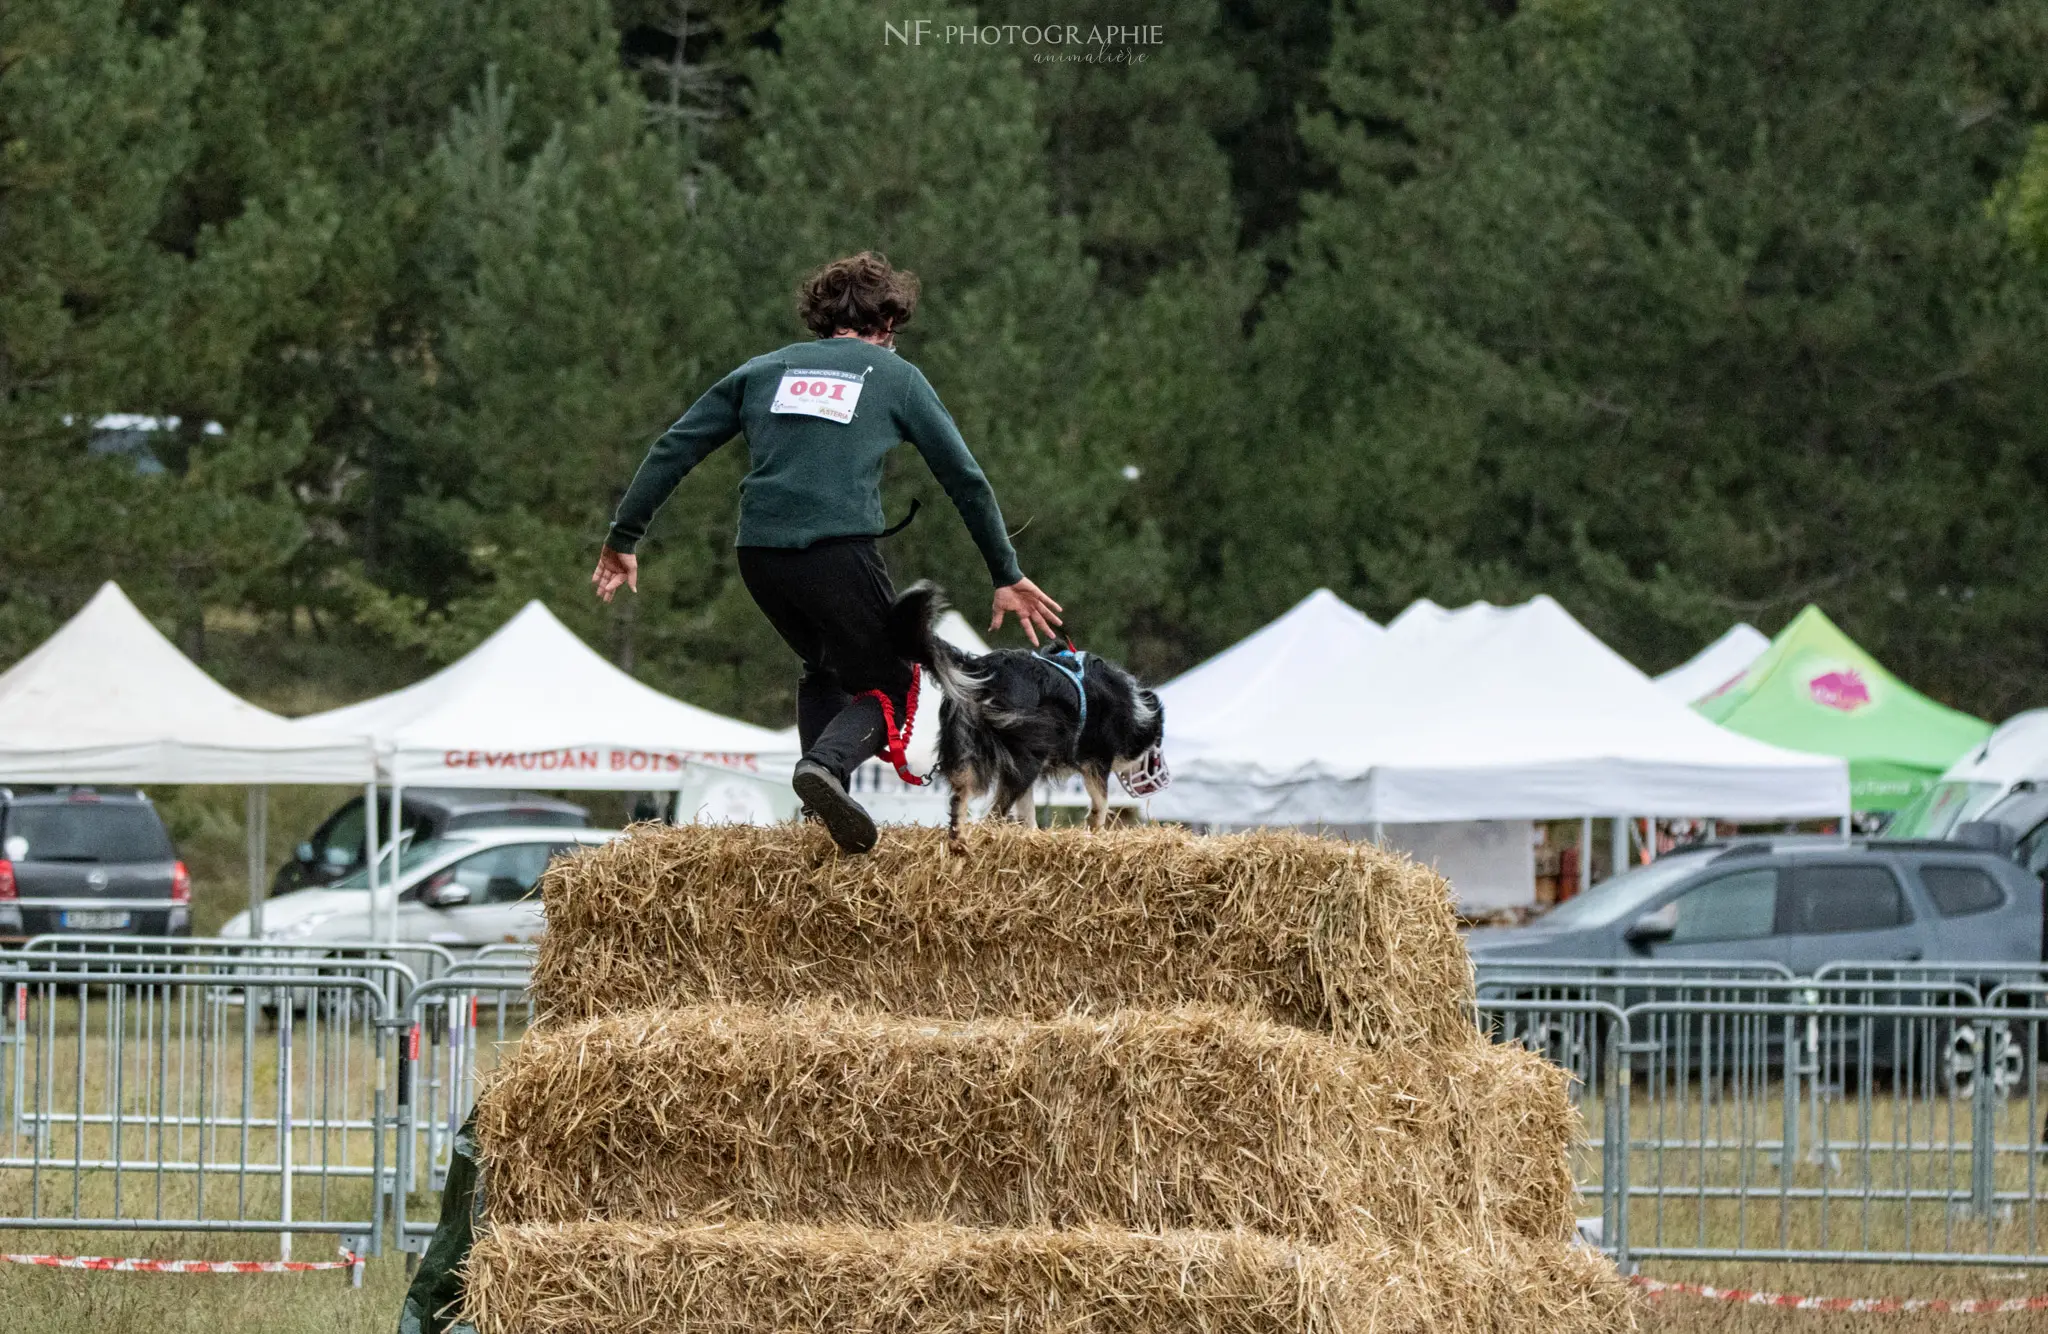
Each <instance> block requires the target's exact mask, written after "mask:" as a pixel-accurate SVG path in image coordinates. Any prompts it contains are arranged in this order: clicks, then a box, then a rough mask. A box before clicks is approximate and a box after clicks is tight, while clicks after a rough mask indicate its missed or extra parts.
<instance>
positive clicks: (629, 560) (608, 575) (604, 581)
mask: <svg viewBox="0 0 2048 1334" xmlns="http://www.w3.org/2000/svg"><path fill="white" fill-rule="evenodd" d="M621 584H624V585H625V586H626V587H627V588H630V589H632V590H633V591H634V592H635V593H637V592H639V591H640V558H639V557H638V556H627V555H622V554H621V553H619V552H616V551H613V550H612V549H611V548H610V547H606V548H604V549H603V550H601V551H599V552H598V553H597V568H596V569H594V570H592V571H591V572H590V586H591V587H592V588H595V589H596V590H597V595H598V596H599V597H600V598H603V599H604V600H605V601H606V602H610V601H611V600H612V594H614V593H616V592H618V591H619V585H621ZM1033 591H1036V590H1033Z"/></svg>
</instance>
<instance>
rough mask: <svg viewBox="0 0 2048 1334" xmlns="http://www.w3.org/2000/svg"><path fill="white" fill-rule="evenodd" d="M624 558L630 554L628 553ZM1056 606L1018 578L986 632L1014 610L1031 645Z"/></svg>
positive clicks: (1003, 593)
mask: <svg viewBox="0 0 2048 1334" xmlns="http://www.w3.org/2000/svg"><path fill="white" fill-rule="evenodd" d="M605 554H606V555H610V554H611V553H610V552H606V553H605ZM626 559H627V560H631V559H633V558H632V557H631V556H628V557H626ZM599 568H600V569H601V568H603V567H602V566H600V567H599ZM1060 610H1061V608H1060V604H1059V603H1057V602H1054V601H1053V600H1052V599H1051V598H1049V597H1047V596H1046V595H1045V590H1043V589H1041V588H1040V587H1039V586H1038V585H1037V584H1034V583H1032V582H1031V581H1030V580H1029V579H1019V580H1018V581H1017V582H1016V583H1014V584H1009V585H1007V586H1005V587H1002V588H998V589H997V590H996V602H995V617H994V619H992V620H991V621H989V623H988V628H989V630H990V632H994V631H997V630H1000V629H1002V628H1003V617H1005V616H1007V615H1009V614H1010V613H1011V612H1015V613H1017V623H1018V624H1019V625H1022V626H1023V627H1024V633H1025V634H1026V635H1029V636H1030V638H1031V646H1032V647H1033V648H1036V647H1038V637H1039V636H1040V635H1044V636H1045V637H1046V638H1047V639H1051V638H1053V637H1054V636H1053V629H1052V628H1053V627H1054V626H1055V625H1058V624H1059V623H1060Z"/></svg>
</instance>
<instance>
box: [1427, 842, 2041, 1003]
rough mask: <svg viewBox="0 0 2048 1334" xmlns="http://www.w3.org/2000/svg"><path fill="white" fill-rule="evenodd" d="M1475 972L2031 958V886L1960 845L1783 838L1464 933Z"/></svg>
mask: <svg viewBox="0 0 2048 1334" xmlns="http://www.w3.org/2000/svg"><path fill="white" fill-rule="evenodd" d="M1466 945H1467V947H1468V948H1469V949H1470V951H1471V954H1472V958H1473V961H1474V962H1475V963H1478V964H1480V965H1481V966H1489V965H1503V964H1514V963H1522V962H1532V961H1538V960H1544V959H1574V960H1578V959H1585V960H1613V961H1616V962H1624V963H1625V962H1629V961H1633V960H1639V959H1663V960H1690V961H1699V962H1707V961H1713V962H1720V963H1728V962H1744V963H1777V964H1783V965H1784V966H1785V967H1786V968H1788V969H1790V970H1791V971H1792V972H1793V973H1794V974H1800V975H1803V974H1810V973H1812V972H1813V971H1814V970H1815V969H1816V968H1818V967H1820V966H1821V965H1822V964H1826V963H1832V962H1846V961H1855V962H1862V963H1883V962H1887V961H1899V962H1906V961H1912V960H1923V959H1924V960H1930V961H1933V960H1941V961H1953V962H1959V963H1971V962H1975V963H2037V962H2039V961H2040V960H2041V957H2042V903H2041V882H2040V881H2039V880H2037V879H2035V878H2034V877H2033V876H2032V875H2029V874H2028V873H2027V872H2025V871H2023V870H2022V869H2020V867H2018V866H2017V865H2015V864H2014V863H2013V862H2012V861H2010V860H2008V859H2007V858H2004V857H2000V856H1997V855H1995V854H1994V853H1991V852H1987V851H1984V850H1982V849H1978V848H1973V847H1969V846H1966V845H1964V844H1960V843H1947V842H1932V841H1929V842H1914V841H1909V840H1906V839H1880V840H1876V841H1865V840H1857V841H1855V842H1853V843H1843V842H1841V841H1839V840H1836V839H1829V838H1815V837H1807V838H1800V837H1780V838H1763V839H1753V840H1744V841H1739V842H1736V843H1733V844H1719V845H1708V846H1700V847H1693V848H1687V849H1682V850H1680V851H1678V852H1675V853H1672V854H1670V855H1669V856H1665V857H1661V858H1659V859H1658V860H1657V861H1655V862H1654V863H1652V864H1651V865H1649V866H1643V867H1638V868H1636V869H1635V870H1632V871H1629V872H1627V873H1626V874H1623V875H1618V876H1616V877H1615V878H1614V879H1612V880H1609V881H1607V882H1605V883H1604V884H1600V885H1596V886H1594V887H1593V888H1592V889H1591V890H1589V891H1587V892H1586V893H1584V894H1581V895H1579V896H1578V897H1577V898H1575V899H1571V900H1568V901H1567V902H1565V903H1562V904H1559V905H1558V906H1557V907H1556V908H1554V909H1552V910H1551V911H1550V912H1548V913H1545V914H1544V915H1543V916H1541V917H1539V918H1537V919H1535V920H1534V921H1533V922H1530V923H1529V924H1528V925H1526V926H1519V927H1505V928H1494V929H1489V930H1478V931H1474V932H1472V933H1471V934H1470V935H1469V936H1467V937H1466Z"/></svg>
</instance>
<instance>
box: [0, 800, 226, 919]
mask: <svg viewBox="0 0 2048 1334" xmlns="http://www.w3.org/2000/svg"><path fill="white" fill-rule="evenodd" d="M191 905H192V877H191V876H190V875H189V874H188V873H187V872H186V870H185V863H183V862H181V861H179V860H178V852H177V849H176V848H175V847H174V846H173V845H172V843H171V836H170V833H169V832H168V831H167V830H165V828H164V822H163V819H162V817H161V816H159V815H158V814H157V812H156V807H155V806H153V805H151V804H150V800H149V798H148V797H146V796H144V795H143V794H142V793H140V792H137V791H135V790H133V789H106V790H102V789H97V788H90V787H65V788H57V789H55V790H54V791H49V792H22V793H18V794H17V793H15V792H13V791H10V790H9V789H7V788H0V938H8V939H13V940H20V939H23V938H26V937H29V936H38V935H44V934H48V933H51V932H59V931H81V932H113V931H126V932H131V933H133V934H135V935H143V936H166V935H185V934H188V933H189V932H190V931H191V930H192V908H191Z"/></svg>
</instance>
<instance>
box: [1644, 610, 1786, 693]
mask: <svg viewBox="0 0 2048 1334" xmlns="http://www.w3.org/2000/svg"><path fill="white" fill-rule="evenodd" d="M1770 646H1771V638H1770V636H1769V635H1767V634H1765V633H1764V632H1763V631H1761V630H1759V629H1757V628H1756V627H1755V626H1753V625H1751V624H1750V623H1749V622H1747V621H1737V622H1736V623H1735V624H1734V625H1731V626H1729V627H1728V631H1727V633H1726V634H1724V635H1722V636H1721V637H1720V638H1719V639H1717V640H1715V641H1714V642H1713V643H1711V644H1709V645H1707V646H1706V647H1705V648H1703V649H1701V650H1700V651H1699V652H1697V653H1695V654H1693V655H1692V656H1691V657H1690V658H1687V659H1686V660H1685V661H1684V662H1682V663H1680V664H1678V666H1676V667H1673V668H1672V669H1671V670H1670V671H1668V672H1665V673H1664V674H1663V675H1661V676H1659V677H1657V678H1656V681H1657V688H1658V689H1659V690H1661V691H1663V692H1664V693H1665V694H1667V695H1669V696H1671V698H1673V699H1675V700H1677V701H1678V702H1679V703H1681V704H1691V703H1692V702H1694V701H1695V700H1702V699H1705V698H1706V697H1707V696H1709V695H1711V694H1713V693H1715V692H1716V691H1718V690H1720V688H1721V687H1722V686H1725V685H1727V684H1729V683H1730V682H1731V681H1733V680H1734V679H1735V678H1736V677H1738V676H1740V675H1742V674H1743V673H1744V672H1745V671H1747V670H1749V664H1751V663H1753V662H1755V661H1756V660H1757V659H1758V658H1760V657H1762V656H1763V652H1764V650H1765V649H1767V648H1769V647H1770Z"/></svg>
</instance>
